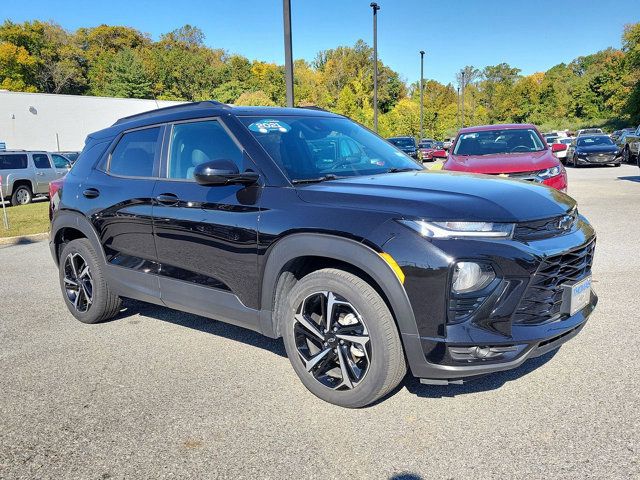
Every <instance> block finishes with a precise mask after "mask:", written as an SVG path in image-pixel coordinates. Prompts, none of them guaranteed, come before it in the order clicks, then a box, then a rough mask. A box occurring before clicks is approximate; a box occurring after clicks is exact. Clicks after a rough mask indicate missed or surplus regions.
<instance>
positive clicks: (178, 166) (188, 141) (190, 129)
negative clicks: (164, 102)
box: [167, 120, 244, 179]
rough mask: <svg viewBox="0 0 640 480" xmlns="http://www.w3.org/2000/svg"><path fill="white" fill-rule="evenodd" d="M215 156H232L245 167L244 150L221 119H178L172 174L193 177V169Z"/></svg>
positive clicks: (171, 162)
mask: <svg viewBox="0 0 640 480" xmlns="http://www.w3.org/2000/svg"><path fill="white" fill-rule="evenodd" d="M212 160H231V161H232V162H233V163H235V164H236V166H237V167H238V171H240V172H242V171H243V170H244V166H243V163H244V158H243V154H242V150H241V149H240V148H239V147H238V146H237V145H236V143H235V142H234V141H233V139H232V138H231V137H230V136H229V134H228V133H227V132H226V130H225V129H224V128H223V127H222V125H221V124H220V122H218V121H216V120H207V121H202V122H191V123H178V124H175V125H174V126H173V131H172V132H171V149H170V152H169V166H168V169H167V171H168V177H169V178H176V179H193V172H194V171H195V169H196V167H197V166H198V165H200V164H202V163H205V162H209V161H212Z"/></svg>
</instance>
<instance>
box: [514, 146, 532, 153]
mask: <svg viewBox="0 0 640 480" xmlns="http://www.w3.org/2000/svg"><path fill="white" fill-rule="evenodd" d="M529 150H530V149H529V147H527V146H526V145H518V146H517V147H513V148H512V149H511V151H512V152H528V151H529Z"/></svg>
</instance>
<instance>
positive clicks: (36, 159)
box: [33, 153, 51, 169]
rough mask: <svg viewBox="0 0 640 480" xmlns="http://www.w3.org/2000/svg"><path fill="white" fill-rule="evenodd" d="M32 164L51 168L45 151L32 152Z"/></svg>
mask: <svg viewBox="0 0 640 480" xmlns="http://www.w3.org/2000/svg"><path fill="white" fill-rule="evenodd" d="M33 164H34V165H35V166H36V168H41V169H43V168H51V162H50V161H49V156H48V155H47V154H45V153H34V154H33Z"/></svg>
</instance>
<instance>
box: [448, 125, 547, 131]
mask: <svg viewBox="0 0 640 480" xmlns="http://www.w3.org/2000/svg"><path fill="white" fill-rule="evenodd" d="M519 128H536V126H535V125H534V124H532V123H498V124H495V125H477V126H475V127H465V128H461V129H460V132H459V133H473V132H486V131H489V130H515V129H519Z"/></svg>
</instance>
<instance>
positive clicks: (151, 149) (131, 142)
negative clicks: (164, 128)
mask: <svg viewBox="0 0 640 480" xmlns="http://www.w3.org/2000/svg"><path fill="white" fill-rule="evenodd" d="M159 135H160V127H154V128H145V129H143V130H135V131H133V132H128V133H125V134H124V135H123V136H122V137H121V138H120V141H119V142H118V144H117V145H116V148H114V149H113V152H111V161H110V162H109V173H112V174H114V175H121V176H123V177H153V176H154V173H155V169H154V166H155V158H156V152H157V150H158V137H159Z"/></svg>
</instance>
